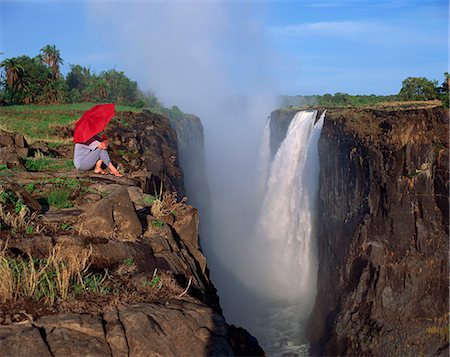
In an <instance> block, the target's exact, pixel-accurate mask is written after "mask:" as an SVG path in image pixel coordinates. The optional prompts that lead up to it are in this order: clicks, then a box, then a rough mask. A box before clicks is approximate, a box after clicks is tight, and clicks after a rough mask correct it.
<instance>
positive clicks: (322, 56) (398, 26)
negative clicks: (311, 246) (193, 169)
mask: <svg viewBox="0 0 450 357" xmlns="http://www.w3.org/2000/svg"><path fill="white" fill-rule="evenodd" d="M448 16H449V15H448V1H446V0H423V1H419V0H410V1H407V0H391V1H384V0H380V1H373V0H340V1H337V0H335V1H331V0H318V1H306V0H298V1H281V0H280V1H238V0H235V1H226V2H219V1H182V2H174V1H142V0H141V1H139V2H131V1H108V2H107V1H85V2H83V1H50V2H44V1H32V0H29V1H20V0H16V1H6V0H0V51H1V52H3V53H4V55H3V56H2V57H1V58H7V57H13V56H18V55H22V54H26V55H29V56H34V55H36V54H37V53H38V52H39V50H40V48H42V47H43V46H44V45H46V44H55V45H56V46H57V48H59V49H60V51H61V55H62V58H63V59H64V61H65V66H64V71H65V72H67V70H68V68H69V67H68V65H69V64H81V65H83V66H90V67H91V69H93V70H94V71H96V72H100V71H102V70H106V69H110V68H112V67H116V68H117V69H118V70H123V71H125V73H126V74H127V75H128V76H129V77H131V78H132V79H134V80H137V81H138V83H139V85H140V86H141V88H143V89H149V90H154V91H156V93H157V94H158V93H159V91H161V93H163V96H165V95H166V94H164V93H169V92H171V91H172V92H173V91H176V90H177V88H174V87H176V86H177V81H176V80H173V78H172V77H173V74H175V75H176V77H177V78H176V79H177V80H179V81H180V83H181V84H185V85H186V86H187V88H191V87H189V83H195V82H197V84H198V83H205V85H211V83H214V84H215V85H218V86H223V87H224V88H227V90H235V91H237V92H242V93H245V92H246V91H249V90H255V89H256V90H259V89H260V88H263V87H264V86H265V85H267V86H271V87H272V88H273V89H275V90H276V91H277V93H279V94H291V95H295V94H303V95H306V94H324V93H335V92H346V93H351V94H371V93H374V94H393V93H397V92H398V91H399V89H400V88H401V82H402V80H403V79H405V78H406V77H408V76H424V77H427V78H429V79H437V80H439V82H441V81H442V79H443V72H445V71H448ZM163 20H164V21H163ZM152 49H154V51H153V52H152ZM143 72H144V73H143ZM187 72H191V73H190V74H186V73H187ZM218 73H220V75H219V74H218ZM194 74H195V76H194ZM189 75H190V77H189ZM185 76H188V78H184V77H185ZM184 79H185V81H184ZM197 79H198V80H197ZM225 82H226V84H224V83H225ZM192 87H194V85H193V84H192Z"/></svg>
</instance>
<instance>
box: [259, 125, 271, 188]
mask: <svg viewBox="0 0 450 357" xmlns="http://www.w3.org/2000/svg"><path fill="white" fill-rule="evenodd" d="M269 169H270V117H269V120H267V123H266V126H265V127H264V131H263V136H262V139H261V145H260V147H259V155H258V162H257V170H258V172H257V174H258V175H257V178H258V185H257V192H256V194H257V197H260V196H263V195H264V192H265V190H266V185H267V180H268V179H269Z"/></svg>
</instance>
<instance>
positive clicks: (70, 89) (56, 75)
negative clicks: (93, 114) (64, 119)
mask: <svg viewBox="0 0 450 357" xmlns="http://www.w3.org/2000/svg"><path fill="white" fill-rule="evenodd" d="M63 64H64V60H63V59H62V57H61V53H60V51H59V50H58V49H57V48H56V46H54V45H46V46H44V47H43V48H42V49H41V50H40V52H39V54H38V55H36V56H35V57H29V56H19V57H13V58H7V59H4V60H3V61H2V62H0V68H1V74H0V104H56V103H78V102H94V103H100V102H114V103H117V104H124V105H130V106H136V107H144V106H147V107H160V106H161V105H160V103H159V101H158V99H157V98H156V96H155V95H154V94H153V93H143V92H142V91H140V90H139V88H138V85H137V82H135V81H132V80H130V79H129V78H128V77H127V76H126V75H125V74H124V72H121V71H117V70H116V69H110V70H108V71H103V72H101V73H100V74H96V73H94V72H92V71H91V69H90V68H86V67H82V66H80V65H78V64H71V65H70V71H69V72H68V73H67V75H66V76H65V77H64V76H63V75H62V73H61V65H63Z"/></svg>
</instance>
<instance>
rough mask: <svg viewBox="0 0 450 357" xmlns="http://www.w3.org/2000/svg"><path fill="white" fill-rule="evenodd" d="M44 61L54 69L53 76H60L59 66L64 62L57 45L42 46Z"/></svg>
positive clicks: (56, 77)
mask: <svg viewBox="0 0 450 357" xmlns="http://www.w3.org/2000/svg"><path fill="white" fill-rule="evenodd" d="M41 58H42V62H43V63H45V64H46V65H47V66H49V67H50V68H51V69H52V73H53V78H54V79H55V80H57V79H58V78H59V77H60V72H59V67H60V66H61V65H62V64H63V63H64V61H63V59H62V58H61V54H60V52H59V50H58V49H57V48H56V46H55V45H46V46H44V47H42V48H41Z"/></svg>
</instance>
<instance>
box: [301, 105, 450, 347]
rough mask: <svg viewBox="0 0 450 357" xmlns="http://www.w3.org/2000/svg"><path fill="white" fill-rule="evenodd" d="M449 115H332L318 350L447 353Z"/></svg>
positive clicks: (323, 154)
mask: <svg viewBox="0 0 450 357" xmlns="http://www.w3.org/2000/svg"><path fill="white" fill-rule="evenodd" d="M447 135H448V111H445V110H444V109H442V108H433V109H414V110H391V111H385V110H346V111H344V110H341V111H331V112H330V113H329V114H327V116H326V121H325V124H324V128H323V131H322V135H321V139H320V142H319V153H320V154H319V155H320V164H321V171H320V203H319V204H320V209H319V212H320V218H319V220H320V224H319V232H318V254H319V273H318V293H317V301H316V306H315V309H314V311H313V314H312V318H311V326H310V330H309V332H310V340H311V342H312V344H313V346H314V347H315V349H314V352H315V353H317V354H327V355H377V356H406V355H411V356H418V355H439V354H445V355H447V354H448V333H447V332H448V330H447V327H448V260H447V259H448V250H449V245H448V174H449V171H448V137H447Z"/></svg>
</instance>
